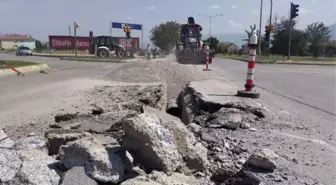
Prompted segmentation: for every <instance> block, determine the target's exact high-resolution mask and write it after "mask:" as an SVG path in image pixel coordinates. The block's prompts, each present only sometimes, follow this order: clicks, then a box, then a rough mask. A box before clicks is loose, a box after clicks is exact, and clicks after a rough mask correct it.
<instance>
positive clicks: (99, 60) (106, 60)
mask: <svg viewBox="0 0 336 185" xmlns="http://www.w3.org/2000/svg"><path fill="white" fill-rule="evenodd" d="M60 60H69V61H82V62H107V63H126V62H137V61H143V60H144V59H141V58H129V59H101V58H96V59H93V58H91V59H90V58H72V57H71V58H68V57H61V58H60Z"/></svg>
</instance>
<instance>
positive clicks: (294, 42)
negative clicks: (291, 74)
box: [271, 18, 308, 56]
mask: <svg viewBox="0 0 336 185" xmlns="http://www.w3.org/2000/svg"><path fill="white" fill-rule="evenodd" d="M289 22H290V21H289V19H286V18H282V19H281V20H280V22H278V23H276V24H275V33H274V34H273V39H272V40H271V44H272V47H271V53H272V54H277V55H283V56H286V55H287V53H288V40H289V29H288V28H289V26H291V27H292V39H291V55H300V56H304V55H307V54H308V53H307V38H306V37H305V33H304V32H303V31H301V30H297V29H295V25H296V22H295V20H293V21H292V24H291V25H290V24H289Z"/></svg>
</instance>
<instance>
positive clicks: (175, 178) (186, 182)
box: [147, 171, 213, 185]
mask: <svg viewBox="0 0 336 185" xmlns="http://www.w3.org/2000/svg"><path fill="white" fill-rule="evenodd" d="M147 177H148V178H149V179H151V180H154V181H156V182H158V183H160V184H161V185H172V184H183V185H204V184H207V185H213V183H211V182H210V181H209V180H208V179H206V178H200V179H196V178H195V177H194V176H187V175H184V174H182V173H176V172H173V173H172V174H171V175H169V176H168V175H166V174H165V173H162V172H159V171H153V172H152V173H150V174H148V175H147Z"/></svg>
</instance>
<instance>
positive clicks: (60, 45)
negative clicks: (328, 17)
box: [49, 35, 140, 50]
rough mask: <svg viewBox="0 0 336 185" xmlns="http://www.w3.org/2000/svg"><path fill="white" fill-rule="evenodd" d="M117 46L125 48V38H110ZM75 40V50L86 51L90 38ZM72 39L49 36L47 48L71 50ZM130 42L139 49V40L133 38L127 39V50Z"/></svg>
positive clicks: (69, 37)
mask: <svg viewBox="0 0 336 185" xmlns="http://www.w3.org/2000/svg"><path fill="white" fill-rule="evenodd" d="M112 38H113V40H115V41H116V42H117V43H116V44H119V45H122V46H124V47H125V48H126V38H125V37H112ZM76 40H77V49H78V50H88V49H89V41H90V37H76ZM73 41H74V37H72V36H64V35H50V36H49V46H50V49H56V50H72V49H74V47H73ZM132 41H133V42H134V45H135V48H136V49H139V44H140V40H139V37H134V38H131V39H128V42H127V48H128V49H131V48H132Z"/></svg>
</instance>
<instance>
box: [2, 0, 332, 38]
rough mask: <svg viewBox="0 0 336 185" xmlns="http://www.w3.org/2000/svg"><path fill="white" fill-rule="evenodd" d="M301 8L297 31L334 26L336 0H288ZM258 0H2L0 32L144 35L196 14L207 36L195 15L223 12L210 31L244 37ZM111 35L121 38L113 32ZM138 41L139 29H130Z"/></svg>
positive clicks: (282, 10) (278, 4) (281, 4)
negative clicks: (72, 29)
mask: <svg viewBox="0 0 336 185" xmlns="http://www.w3.org/2000/svg"><path fill="white" fill-rule="evenodd" d="M263 1H264V6H263V11H264V15H263V17H264V18H263V27H262V30H264V24H265V22H266V20H267V19H268V18H267V17H269V7H270V3H269V0H263ZM292 1H293V2H294V3H295V4H299V5H300V12H299V14H300V15H299V17H298V18H297V20H298V22H299V24H298V27H299V28H304V27H305V26H306V25H307V24H309V23H312V22H315V21H323V22H325V24H326V25H330V24H333V23H335V18H336V17H335V14H336V12H335V7H336V3H335V0H292ZM290 2H291V1H290V0H273V4H274V8H273V12H274V15H275V14H277V15H278V16H280V17H281V16H288V12H289V5H290ZM259 7H260V0H169V1H167V0H156V1H154V0H0V33H20V34H26V33H29V34H31V35H32V36H33V37H35V38H37V39H40V40H42V41H47V39H48V35H49V34H51V35H68V33H69V32H68V26H69V25H71V26H72V25H73V22H74V21H76V22H78V23H79V24H80V25H81V27H80V28H79V29H78V30H77V33H78V35H81V36H87V35H88V34H89V31H90V30H92V31H93V32H94V34H95V35H98V34H99V35H100V34H104V35H109V22H110V20H111V21H115V22H129V23H138V24H143V25H144V37H145V40H148V35H149V30H150V29H151V28H152V27H153V26H154V25H156V24H159V23H161V22H163V21H170V20H176V21H178V22H180V23H184V22H186V20H187V17H189V16H194V17H195V20H196V22H198V23H199V24H201V25H202V26H203V28H204V29H205V30H207V31H205V32H204V35H207V34H208V29H209V27H208V25H209V23H208V22H209V19H208V18H205V17H202V16H198V14H199V13H203V14H207V15H216V14H223V16H221V17H216V18H213V21H212V33H213V34H220V33H242V34H244V30H245V29H248V28H249V25H251V24H257V25H258V24H259ZM112 33H113V35H114V36H124V34H123V32H122V31H121V30H117V29H113V32H112ZM132 36H133V37H140V36H141V32H140V31H133V32H132Z"/></svg>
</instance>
